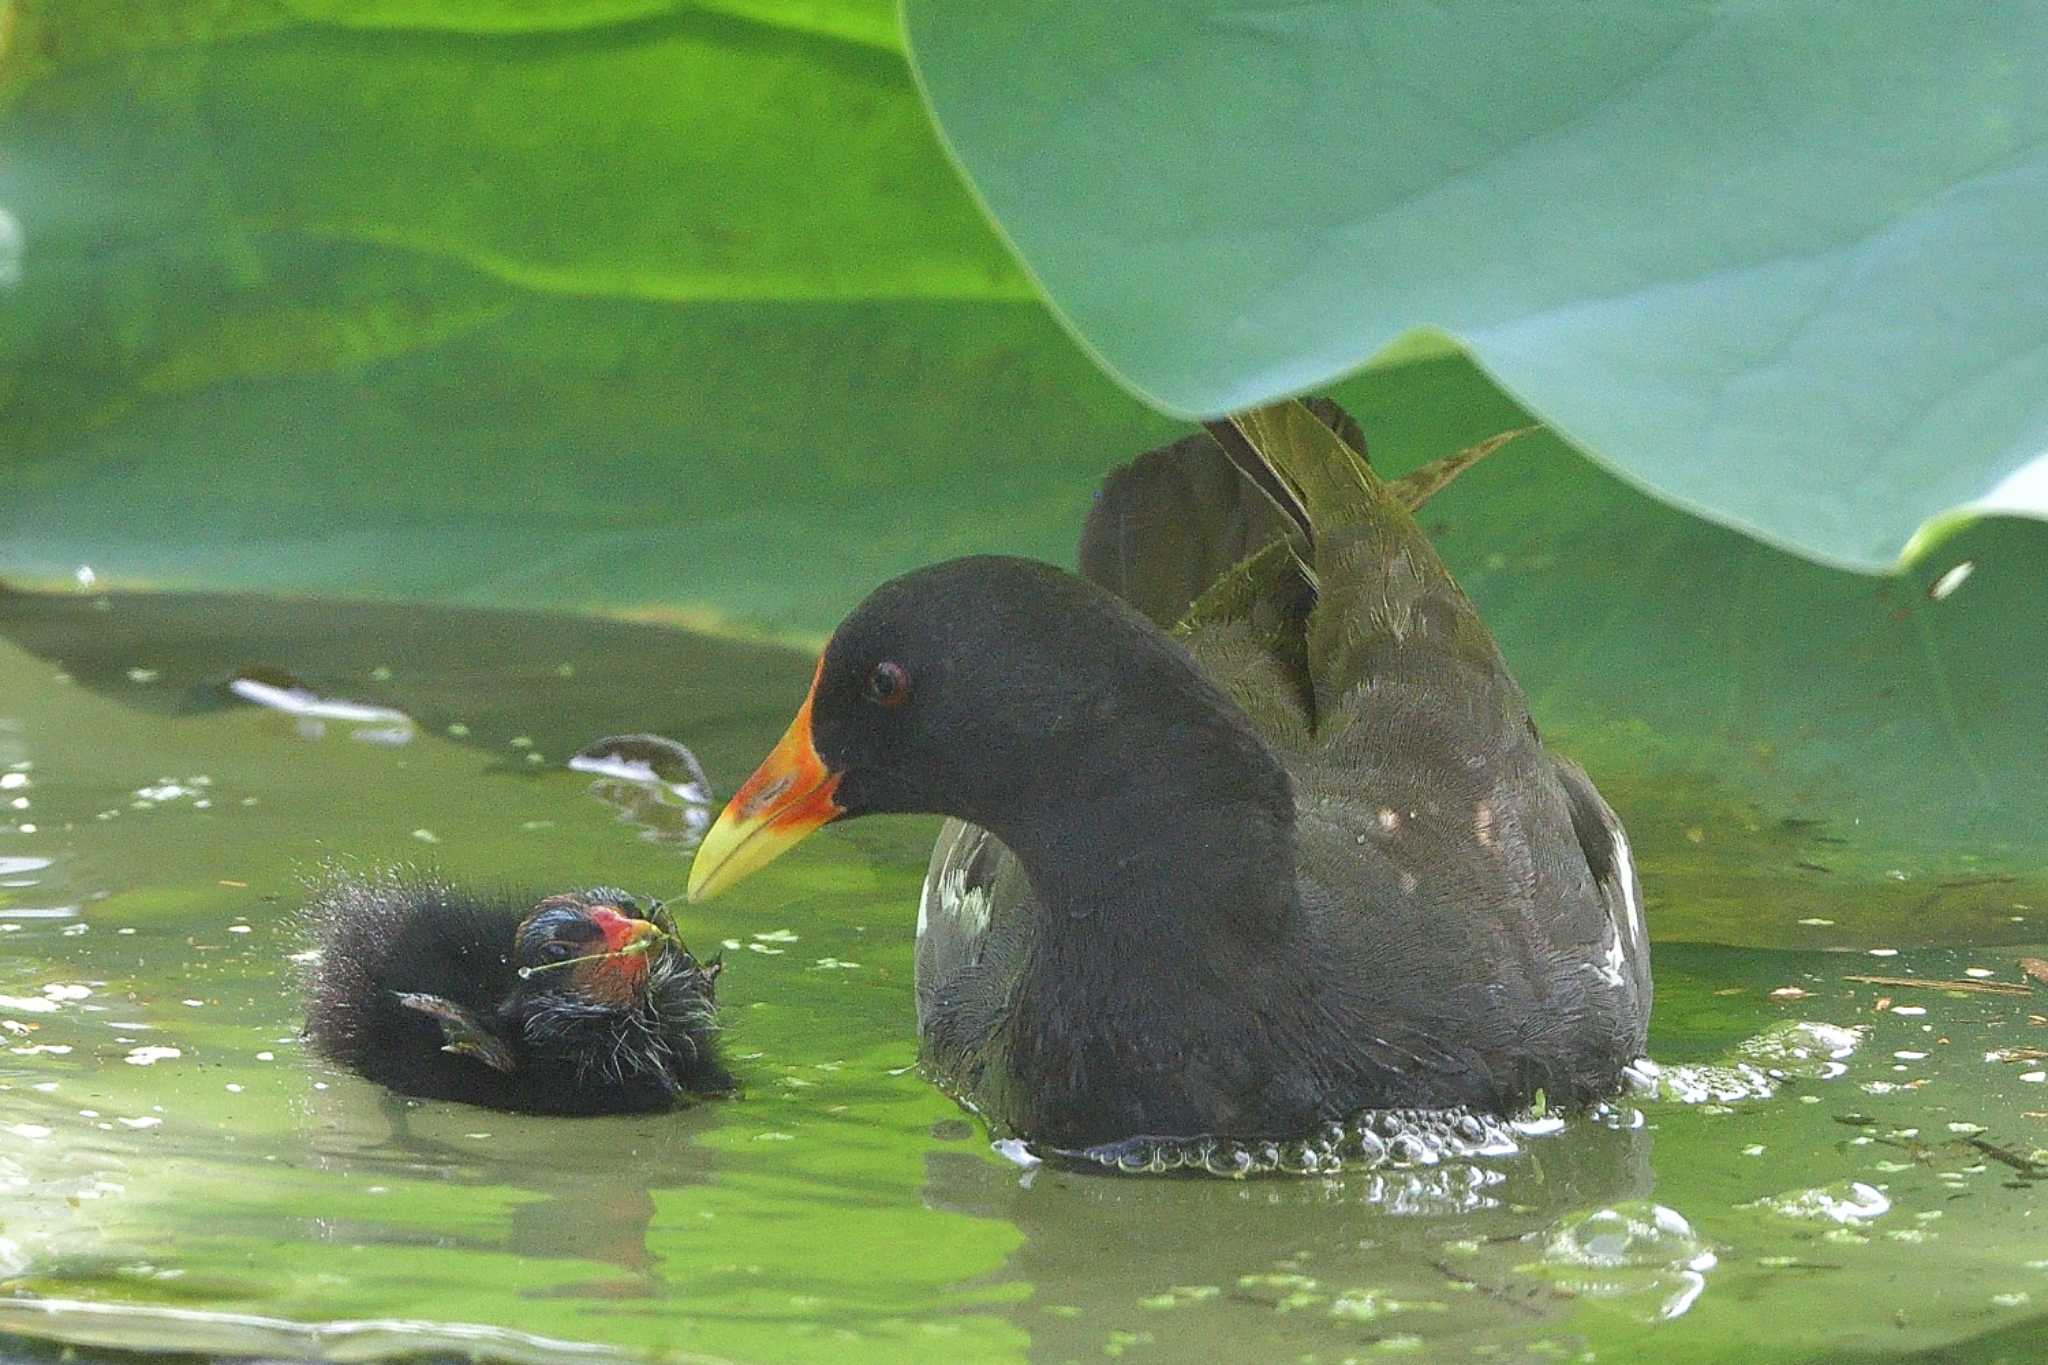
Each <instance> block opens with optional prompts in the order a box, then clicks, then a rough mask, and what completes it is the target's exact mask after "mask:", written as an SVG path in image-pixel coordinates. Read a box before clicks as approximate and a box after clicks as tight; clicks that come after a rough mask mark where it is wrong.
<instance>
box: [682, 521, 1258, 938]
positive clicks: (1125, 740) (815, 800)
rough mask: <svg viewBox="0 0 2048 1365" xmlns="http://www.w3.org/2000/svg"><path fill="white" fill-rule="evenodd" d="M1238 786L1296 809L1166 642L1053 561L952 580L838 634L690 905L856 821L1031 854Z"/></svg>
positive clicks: (983, 567)
mask: <svg viewBox="0 0 2048 1365" xmlns="http://www.w3.org/2000/svg"><path fill="white" fill-rule="evenodd" d="M1219 753H1221V754H1222V755H1224V757H1223V759H1222V761H1220V762H1218V761H1212V760H1215V759H1216V758H1217V756H1218V754H1219ZM1240 780H1242V781H1246V782H1249V783H1253V784H1255V785H1258V784H1263V785H1262V787H1261V790H1260V791H1259V793H1258V796H1259V798H1260V799H1265V800H1272V799H1275V798H1277V799H1278V800H1279V801H1280V802H1281V803H1282V804H1283V805H1289V799H1288V797H1287V793H1286V787H1285V779H1284V777H1281V776H1279V774H1278V770H1277V768H1276V767H1274V765H1273V764H1272V763H1271V761H1270V757H1269V756H1268V755H1267V751H1266V750H1265V746H1264V744H1263V742H1262V741H1260V740H1259V738H1258V737H1257V735H1256V734H1255V733H1254V732H1253V730H1252V729H1251V726H1250V723H1249V722H1248V721H1247V720H1246V719H1245V717H1244V715H1243V713H1242V712H1241V711H1239V710H1238V709H1237V707H1236V706H1234V705H1233V704H1231V703H1230V702H1229V700H1228V699H1226V698H1225V697H1224V696H1223V695H1222V694H1221V693H1220V692H1219V691H1218V690H1217V689H1216V688H1215V686H1214V685H1213V684H1211V683H1210V682H1209V681H1208V679H1207V678H1206V677H1204V676H1203V675H1202V673H1201V672H1200V670H1199V669H1197V668H1196V667H1195V665H1194V663H1193V661H1192V660H1191V659H1190V658H1189V657H1188V655H1187V653H1186V652H1185V651H1184V650H1183V649H1182V648H1181V647H1180V646H1179V645H1178V644H1176V643H1175V642H1174V641H1173V640H1172V639H1170V638H1169V637H1167V636H1166V635H1165V634H1164V633H1162V632H1161V631H1160V630H1159V629H1158V628H1157V627H1155V626H1153V625H1152V624H1151V623H1150V622H1149V621H1147V620H1145V619H1144V618H1143V617H1142V616H1140V615H1138V614H1137V613H1136V612H1135V611H1133V610H1131V609H1130V608H1129V607H1127V606H1125V605H1124V604H1123V603H1122V602H1121V601H1119V600H1118V599H1116V598H1115V597H1113V596H1111V595H1110V594H1108V593H1106V592H1104V591H1103V590H1102V589H1100V588H1097V587H1095V586H1094V585H1093V584H1090V583H1087V582H1085V581H1083V580H1081V579H1079V578H1076V577H1074V576H1073V575H1071V574H1068V573H1064V572H1062V571H1060V570H1058V569H1055V568H1053V567H1051V566H1050V565H1046V564H1041V563H1038V562H1037V561H1035V560H1028V559H1011V558H1000V557H976V558H970V559H956V560H951V561H948V562H946V563H943V564H937V565H933V566H932V567H930V568H926V569H920V570H917V571H916V572H914V573H909V574H906V575H904V576H903V577H901V578H897V579H894V580H892V581H890V582H888V583H885V584H884V585H882V586H881V587H880V588H878V589H876V590H875V592H874V593H872V594H871V595H870V596H869V597H868V599H867V600H866V601H864V602H863V603H861V605H860V606H859V607H858V608H856V609H855V610H854V612H853V614H852V615H850V616H849V617H847V618H846V620H845V621H844V622H843V623H842V624H841V625H840V627H839V629H838V630H837V631H836V632H835V633H834V634H833V636H832V640H831V642H830V643H829V644H828V645H827V646H826V648H825V653H824V655H823V657H822V658H821V659H820V660H819V664H818V672H817V675H816V677H815V679H814V680H813V682H812V685H811V692H810V695H809V696H808V697H807V698H806V699H805V701H804V704H803V706H802V708H801V709H800V710H799V711H798V713H797V717H796V720H795V721H794V722H793V723H792V724H791V726H790V728H789V731H788V733H787V734H785V735H784V737H783V739H782V742H781V743H780V744H779V745H777V747H776V749H775V750H774V752H772V753H771V754H770V755H769V757H768V759H767V760H766V761H765V762H763V763H762V765H761V767H760V769H759V770H758V771H756V773H755V774H754V776H753V777H752V778H750V779H749V780H748V781H747V782H746V783H745V784H744V785H743V786H742V787H741V788H740V790H739V791H738V792H737V793H736V794H735V795H734V796H733V799H732V801H731V803H730V804H729V805H728V806H727V807H726V810H725V811H724V813H723V814H721V815H720V817H719V820H718V823H717V825H715V826H714V827H713V829H712V831H711V833H710V834H709V835H707V836H706V838H705V840H704V843H703V845H702V847H701V848H700V849H699V851H698V854H697V861H696V865H695V866H694V867H693V868H692V869H691V886H690V895H691V898H692V899H701V898H703V897H704V896H707V895H711V894H715V893H716V892H717V891H718V890H721V889H723V888H724V887H725V886H727V885H730V884H731V883H732V882H735V881H737V880H739V879H740V878H741V877H743V876H745V875H746V874H747V873H749V872H752V871H753V870H755V869H756V868H758V867H760V866H762V865H763V864H765V863H766V862H768V861H769V860H770V859H772V858H773V857H774V856H776V855H777V854H779V853H781V852H782V851H783V850H785V849H787V848H788V847H789V846H791V845H792V844H794V843H795V842H797V840H799V839H801V838H802V837H803V836H804V835H806V834H808V833H809V832H810V831H811V830H813V829H815V828H817V827H818V826H819V825H821V824H823V823H825V822H826V821H828V820H832V819H837V818H840V817H843V816H853V815H866V814H873V813H879V812H891V811H904V812H907V811H915V812H925V813H930V814H940V815H952V816H957V817H959V818H961V819H964V820H969V821H972V822H974V823H975V824H978V825H981V826H983V827H984V828H987V829H990V830H992V831H994V832H995V833H996V834H997V835H998V836H999V837H1001V838H1002V839H1003V840H1004V841H1005V842H1006V843H1008V844H1010V845H1011V846H1012V847H1013V848H1016V849H1018V850H1019V852H1020V853H1022V852H1024V851H1025V848H1024V846H1025V845H1028V844H1029V843H1030V842H1031V841H1032V838H1033V836H1034V834H1036V833H1038V832H1040V831H1041V830H1042V829H1050V828H1054V827H1060V828H1064V827H1066V826H1071V825H1073V824H1074V823H1075V822H1076V821H1077V820H1079V821H1083V822H1085V820H1086V818H1087V815H1088V813H1089V811H1090V810H1091V809H1094V808H1099V807H1100V806H1102V805H1104V804H1106V803H1111V802H1117V801H1122V800H1126V799H1127V798H1129V797H1130V796H1131V794H1132V793H1134V792H1141V791H1148V792H1150V793H1151V794H1152V795H1153V797H1154V798H1155V799H1156V800H1157V801H1158V802H1159V803H1160V804H1162V805H1165V804H1169V803H1171V802H1173V801H1176V800H1179V799H1181V798H1182V797H1183V796H1184V795H1185V794H1186V792H1187V790H1188V789H1190V788H1192V787H1201V788H1204V789H1205V791H1206V795H1207V796H1209V797H1211V798H1215V797H1224V798H1227V797H1228V796H1229V795H1230V794H1231V793H1230V792H1229V791H1228V788H1229V786H1230V784H1231V783H1232V782H1235V781H1240ZM1276 783H1277V784H1278V785H1275V784H1276ZM1289 808H1290V809H1291V805H1289Z"/></svg>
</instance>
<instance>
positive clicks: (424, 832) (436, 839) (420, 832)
mask: <svg viewBox="0 0 2048 1365" xmlns="http://www.w3.org/2000/svg"><path fill="white" fill-rule="evenodd" d="M412 837H413V838H415V839H417V840H419V841H420V842H421V843H423V844H438V843H440V842H441V836H440V835H438V834H436V833H434V831H432V830H430V829H416V830H414V831H413V832H412Z"/></svg>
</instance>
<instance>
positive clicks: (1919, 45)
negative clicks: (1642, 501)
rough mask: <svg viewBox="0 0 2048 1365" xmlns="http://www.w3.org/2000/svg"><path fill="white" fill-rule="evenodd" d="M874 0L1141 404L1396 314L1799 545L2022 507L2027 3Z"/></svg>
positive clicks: (1225, 380) (2037, 426)
mask: <svg viewBox="0 0 2048 1365" xmlns="http://www.w3.org/2000/svg"><path fill="white" fill-rule="evenodd" d="M905 12H906V23H907V32H908V36H909V39H910V44H911V51H912V55H913V59H914V61H915V62H916V64H917V68H918V70H919V72H920V73H921V75H922V77H923V81H924V85H925V88H926V91H927V93H928V95H929V97H930V101H931V105H932V109H933V112H934V114H935V115H936V117H937V119H938V122H939V124H940V126H941V127H942V129H943V131H944V133H945V136H946V138H947V139H948V141H949V143H950V144H951V147H952V149H953V151H954V153H955V154H956V155H957V157H958V158H959V160H960V163H961V166H962V168H963V169H964V170H965V172H966V174H967V176H968V178H969V179H970V180H971V181H972V182H973V184H974V186H975V188H976V189H977V190H978V191H979V192H980V194H981V196H982V198H983V200H984V202H985V203H986V204H987V206H988V208H989V210H990V212H991V213H992V215H993V217H994V218H995V220H996V222H997V223H998V224H999V225H1000V226H1001V228H1002V230H1003V231H1004V233H1005V234H1006V235H1007V236H1008V237H1009V239H1010V241H1011V242H1012V243H1013V244H1014V246H1015V247H1016V249H1017V252H1018V254H1019V255H1020V256H1021V257H1022V258H1023V260H1024V262H1025V263H1026V264H1027V265H1028V266H1029V268H1030V269H1031V270H1032V272H1033V273H1034V274H1035V275H1036V277H1037V279H1038V280H1039V282H1040V283H1041V284H1042V286H1043V287H1044V290H1045V292H1046V294H1047V296H1048V297H1049V298H1050V300H1051V301H1052V303H1053V305H1054V307H1055V308H1057V309H1058V310H1059V311H1060V313H1061V314H1062V315H1063V317H1064V318H1065V319H1066V320H1067V322H1068V323H1069V325H1070V326H1071V327H1072V329H1073V330H1074V332H1075V334H1076V335H1077V336H1078V337H1079V338H1080V340H1081V341H1082V343H1083V344H1084V345H1085V346H1086V347H1088V348H1089V349H1090V350H1091V351H1092V352H1093V353H1094V354H1095V355H1096V356H1097V357H1098V358H1099V359H1100V360H1101V361H1102V363H1103V364H1104V365H1105V366H1106V367H1107V368H1108V369H1110V370H1111V371H1112V372H1113V373H1114V374H1116V375H1118V376H1119V377H1121V378H1122V379H1123V380H1124V381H1125V382H1126V383H1127V384H1129V385H1130V386H1131V387H1132V388H1133V389H1134V390H1136V391H1137V392H1139V393H1141V394H1143V395H1146V396H1147V397H1148V398H1149V399H1150V401H1152V402H1154V403H1155V404H1156V405H1158V406H1160V407H1162V408H1164V409H1166V410H1169V411H1174V412H1180V413H1187V414H1204V415H1206V414H1214V413H1220V412H1224V411H1228V410H1231V409H1236V408H1243V407H1248V406H1251V405H1254V404H1257V403H1261V402H1265V401H1268V400H1270V399H1272V398H1274V397H1276V396H1280V395H1284V394H1288V393H1293V392H1298V391H1301V390H1304V389H1308V388H1310V387H1313V386H1316V385H1321V384H1325V383H1328V382H1329V381H1331V380H1332V379H1334V378H1335V377H1337V376H1340V375H1343V374H1346V373H1348V372H1350V371H1352V370H1354V369H1355V368H1356V367H1357V366H1358V365H1360V364H1361V363H1362V362H1363V361H1364V360H1365V359H1366V358H1367V357H1369V356H1371V355H1373V354H1374V353H1375V352H1376V351H1378V350H1380V349H1381V348H1382V347H1384V346H1386V345H1387V344H1389V343H1390V342H1392V341H1393V340H1395V339H1396V338H1397V337H1400V336H1401V335H1402V334H1403V333H1404V332H1407V331H1408V330H1409V329H1412V328H1436V329H1442V330H1443V331H1444V332H1447V333H1449V334H1450V335H1452V336H1453V337H1455V338H1456V340H1457V341H1458V342H1459V343H1461V344H1463V345H1464V346H1466V347H1469V348H1470V350H1471V351H1472V352H1473V353H1474V355H1475V356H1476V357H1477V358H1478V360H1479V362H1480V363H1481V364H1482V365H1483V366H1484V367H1485V368H1486V369H1487V370H1488V371H1489V372H1490V373H1491V374H1493V375H1494V376H1495V377H1496V378H1497V379H1498V380H1499V381H1500V382H1501V383H1502V385H1503V386H1505V387H1506V388H1507V389H1508V390H1509V391H1511V392H1513V393H1515V394H1517V395H1518V396H1519V397H1520V398H1521V399H1522V400H1523V401H1524V402H1526V403H1527V404H1528V405H1529V407H1530V408H1531V410H1533V411H1535V412H1538V413H1540V414H1541V415H1542V416H1543V417H1544V418H1545V419H1547V420H1548V421H1550V422H1551V423H1552V424H1554V426H1555V427H1556V428H1557V429H1558V430H1559V431H1561V432H1563V433H1564V434H1565V435H1567V436H1568V437H1569V438H1570V439H1571V440H1572V441H1573V443H1574V444H1576V445H1577V446H1579V447H1580V448H1581V449H1583V450H1586V451H1588V452H1590V453H1592V454H1593V455H1595V456H1596V457H1597V458H1599V459H1600V460H1602V461H1603V462H1605V463H1607V464H1609V465H1610V466H1611V467H1612V468H1614V469H1615V470H1617V471H1619V472H1620V473H1621V474H1622V475H1623V476H1624V477H1625V478H1627V479H1629V480H1630V481H1631V482H1634V483H1636V484H1638V485H1640V486H1642V487H1645V488H1648V489H1650V490H1652V491H1653V492H1655V493H1656V494H1657V495H1658V496H1660V497H1662V498H1664V499H1666V500H1668V501H1671V502H1673V503H1675V504H1677V505H1679V506H1683V507H1687V508H1690V509H1693V510H1695V511H1697V512H1699V513H1701V514H1703V515H1706V516H1709V517H1712V518H1714V519H1715V520H1718V521H1721V522H1724V523H1726V524H1728V525H1732V526H1736V527H1739V528H1742V529H1744V530H1747V531H1749V532H1750V533H1752V534H1754V535H1757V536H1759V537H1761V538H1763V539H1765V540H1768V541H1772V542H1775V543H1777V544H1780V545H1784V546H1788V547H1790V548H1792V549H1794V550H1796V551H1798V552H1800V553H1802V554H1804V555H1807V556H1809V557H1811V558H1814V559H1817V560H1820V561H1822V562H1828V563H1835V564H1841V565H1845V566H1849V567H1854V568H1860V569H1866V570H1875V569H1880V568H1887V567H1890V566H1892V565H1893V564H1894V563H1895V562H1897V561H1898V559H1899V558H1900V556H1901V554H1902V553H1904V552H1907V551H1908V547H1909V545H1910V544H1911V543H1912V542H1913V541H1914V538H1915V536H1916V534H1917V533H1919V532H1921V531H1922V529H1923V528H1928V529H1933V528H1931V527H1930V526H1929V523H1930V522H1939V521H1940V520H1942V519H1945V518H1947V517H1949V516H1950V515H1952V514H1954V513H1956V512H1957V511H1958V509H1979V510H2003V511H2010V512H2021V513H2027V514H2032V515H2044V514H2048V461H2042V460H2041V457H2042V456H2043V452H2044V451H2048V397H2044V395H2048V233H2044V232H2043V231H2042V227H2041V225H2042V223H2043V222H2044V221H2048V83H2044V82H2043V81H2042V80H2041V79H2040V78H2039V73H2040V72H2041V71H2043V70H2048V18H2044V15H2043V12H2042V11H2041V9H2040V8H2039V7H2038V6H2034V5H2011V6H1990V7H1983V6H1980V7H1973V8H1971V9H1970V10H1969V11H1968V12H1967V13H1959V12H1957V11H1956V10H1954V9H1953V8H1951V7H1944V6H1929V5H1915V4H1882V5H1875V6H1872V5H1859V6H1847V5H1841V4H1835V3H1824V2H1823V0H1807V2H1806V3H1791V4H1775V5H1742V4H1738V5H1730V4H1723V3H1717V2H1715V0H1688V2H1687V3H1680V4H1665V5H1643V4H1639V3H1635V2H1634V0H1625V2H1623V3H1614V2H1609V3H1594V4H1585V3H1579V2H1578V0H1547V2H1546V3H1528V4H1517V5H1500V4H1493V3H1484V2H1483V0H1453V2H1452V3H1449V4H1444V3H1436V2H1435V0H1394V2H1392V3H1385V4H1374V5H1370V6H1360V5H1346V4H1328V3H1315V4H1294V3H1284V4H1282V3H1274V0H1194V2H1193V3H1190V0H1133V3H1129V4H1119V5H1113V6H1110V5H1102V4H1099V3H1096V0H1029V2H1028V3H1027V2H1026V0H987V3H978V4H952V3H943V0H906V4H905ZM1915 548H1917V547H1915Z"/></svg>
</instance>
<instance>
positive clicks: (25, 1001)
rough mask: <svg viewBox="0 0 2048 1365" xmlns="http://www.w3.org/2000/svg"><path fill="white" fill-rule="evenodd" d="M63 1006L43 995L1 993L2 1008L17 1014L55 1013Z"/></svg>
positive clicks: (0, 1002)
mask: <svg viewBox="0 0 2048 1365" xmlns="http://www.w3.org/2000/svg"><path fill="white" fill-rule="evenodd" d="M60 1008H61V1006H59V1005H58V1003H57V1002H56V1001H54V1000H52V999H50V998H49V997H48V996H43V995H0V1010H13V1011H15V1012H16V1013H17V1014H55V1013H56V1012H57V1011H58V1009H60Z"/></svg>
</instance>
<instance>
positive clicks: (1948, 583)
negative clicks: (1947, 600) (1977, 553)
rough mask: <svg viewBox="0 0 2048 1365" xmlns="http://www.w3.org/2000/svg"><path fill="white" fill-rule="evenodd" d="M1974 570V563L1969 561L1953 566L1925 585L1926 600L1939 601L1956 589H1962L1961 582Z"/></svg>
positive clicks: (1975, 565)
mask: <svg viewBox="0 0 2048 1365" xmlns="http://www.w3.org/2000/svg"><path fill="white" fill-rule="evenodd" d="M1976 568H1977V564H1976V561H1974V560H1969V559H1966V560H1964V561H1963V562H1962V563H1960V564H1957V565H1955V566H1954V567H1953V568H1951V569H1949V570H1948V572H1946V573H1944V574H1943V575H1942V576H1941V577H1939V578H1937V579H1935V580H1934V581H1933V582H1932V583H1929V584H1928V585H1927V596H1928V600H1930V601H1934V602H1939V601H1941V600H1942V599H1943V598H1944V597H1947V596H1948V595H1949V594H1950V593H1952V592H1954V591H1955V590H1956V589H1957V588H1960V587H1962V586H1963V581H1964V580H1965V579H1967V578H1968V577H1969V576H1970V575H1971V574H1972V573H1973V572H1975V571H1976Z"/></svg>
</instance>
